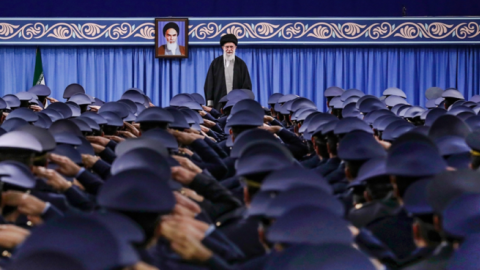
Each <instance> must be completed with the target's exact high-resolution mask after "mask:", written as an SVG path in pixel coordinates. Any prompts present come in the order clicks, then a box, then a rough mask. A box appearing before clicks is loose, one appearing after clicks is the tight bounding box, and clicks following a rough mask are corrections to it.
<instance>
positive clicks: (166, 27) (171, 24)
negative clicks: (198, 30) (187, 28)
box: [163, 22, 180, 36]
mask: <svg viewBox="0 0 480 270" xmlns="http://www.w3.org/2000/svg"><path fill="white" fill-rule="evenodd" d="M170 28H173V29H175V31H177V35H178V34H179V33H180V28H178V24H176V23H174V22H169V23H167V24H165V26H164V27H163V36H165V33H166V32H167V30H168V29H170Z"/></svg>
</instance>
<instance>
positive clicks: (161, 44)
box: [155, 18, 188, 58]
mask: <svg viewBox="0 0 480 270" xmlns="http://www.w3.org/2000/svg"><path fill="white" fill-rule="evenodd" d="M155 25H156V31H155V32H156V39H155V43H156V46H155V56H156V57H165V58H177V57H178V58H186V57H188V33H187V31H188V19H172V18H168V19H156V24H155Z"/></svg>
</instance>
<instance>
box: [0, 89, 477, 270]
mask: <svg viewBox="0 0 480 270" xmlns="http://www.w3.org/2000/svg"><path fill="white" fill-rule="evenodd" d="M50 93H51V91H50V89H49V88H48V87H47V86H44V85H37V86H34V87H33V88H31V89H30V90H28V91H26V92H20V93H17V94H8V95H5V96H4V97H3V98H0V109H1V110H2V112H3V116H2V118H1V119H0V120H1V122H2V123H1V126H0V133H1V134H2V135H1V136H0V180H1V188H2V196H1V224H2V225H0V248H1V250H0V252H1V260H0V265H1V268H2V269H9V270H27V269H28V270H33V269H36V270H60V269H61V270H65V269H68V270H117V269H136V270H141V269H147V270H148V269H160V270H170V269H214V270H222V269H268V270H282V269H288V270H293V269H295V270H310V269H328V270H336V269H342V270H343V269H359V270H369V269H463V270H465V269H467V270H468V269H480V253H479V252H480V172H479V168H480V116H479V115H478V113H479V111H480V103H479V102H480V96H473V97H471V98H470V100H469V101H467V99H465V98H464V96H463V95H462V94H461V93H460V92H459V91H457V90H456V89H447V90H445V91H444V90H442V89H440V88H436V87H433V88H429V89H428V90H427V91H426V98H427V102H426V108H423V107H419V106H413V105H410V104H408V102H407V101H406V95H405V93H404V92H403V91H402V90H400V89H398V88H389V89H386V90H385V91H384V92H383V96H382V97H375V96H371V95H365V94H364V93H363V92H362V91H360V90H356V89H350V90H346V91H344V90H343V89H341V88H338V87H330V88H328V89H326V90H325V92H324V96H325V99H326V102H327V105H328V108H329V112H328V113H324V112H319V111H318V110H317V106H316V105H315V103H314V102H312V101H311V100H309V99H307V98H304V97H299V96H296V95H282V94H279V93H276V94H273V95H272V96H270V98H269V100H268V105H269V108H265V107H262V106H261V105H260V104H259V103H258V102H257V101H255V98H254V96H253V93H252V91H250V90H243V89H236V90H232V91H231V92H229V94H228V95H227V96H225V97H224V98H223V99H222V100H221V102H222V105H221V107H222V109H221V110H220V111H217V110H215V109H212V108H210V107H207V106H205V100H204V98H203V97H202V96H201V95H199V94H178V95H176V96H174V97H173V98H172V99H171V101H170V106H169V107H165V108H161V107H157V106H154V105H153V104H152V103H151V101H150V99H149V98H148V96H146V95H145V94H144V93H143V92H142V90H139V89H133V88H132V89H129V90H127V91H126V92H125V93H124V94H123V95H122V97H121V99H120V100H118V101H115V102H103V101H101V100H99V99H97V98H93V97H91V96H89V95H87V94H85V90H84V89H83V87H82V86H81V85H78V84H71V85H69V86H68V87H67V88H66V89H65V91H64V95H63V98H65V102H60V101H58V100H56V99H53V98H51V97H49V95H50ZM47 105H48V106H47Z"/></svg>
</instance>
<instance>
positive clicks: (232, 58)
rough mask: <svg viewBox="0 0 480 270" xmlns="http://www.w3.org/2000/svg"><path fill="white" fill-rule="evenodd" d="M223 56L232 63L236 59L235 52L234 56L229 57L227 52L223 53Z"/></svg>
mask: <svg viewBox="0 0 480 270" xmlns="http://www.w3.org/2000/svg"><path fill="white" fill-rule="evenodd" d="M223 56H224V57H225V60H227V61H232V60H234V59H235V52H233V53H232V54H230V55H228V54H227V53H226V52H225V51H223Z"/></svg>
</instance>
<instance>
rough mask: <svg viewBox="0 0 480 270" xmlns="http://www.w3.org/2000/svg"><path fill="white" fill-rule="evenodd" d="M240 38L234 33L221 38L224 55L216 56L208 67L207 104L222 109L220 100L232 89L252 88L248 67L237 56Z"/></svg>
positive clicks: (205, 88)
mask: <svg viewBox="0 0 480 270" xmlns="http://www.w3.org/2000/svg"><path fill="white" fill-rule="evenodd" d="M237 44H238V39H237V37H236V36H235V35H233V34H227V35H224V36H223V37H222V38H221V39H220V45H221V46H222V49H223V55H222V56H219V57H217V58H215V60H213V61H212V63H211V64H210V68H209V69H208V74H207V78H206V79H205V87H204V90H205V99H206V100H207V106H209V107H213V108H215V109H217V110H219V109H220V104H219V102H218V101H219V100H220V99H221V98H222V97H224V96H225V95H227V94H228V93H229V92H230V91H232V89H249V90H252V82H251V81H250V74H249V73H248V68H247V65H246V64H245V62H243V60H242V59H240V58H239V57H237V56H235V51H236V49H237Z"/></svg>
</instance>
